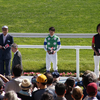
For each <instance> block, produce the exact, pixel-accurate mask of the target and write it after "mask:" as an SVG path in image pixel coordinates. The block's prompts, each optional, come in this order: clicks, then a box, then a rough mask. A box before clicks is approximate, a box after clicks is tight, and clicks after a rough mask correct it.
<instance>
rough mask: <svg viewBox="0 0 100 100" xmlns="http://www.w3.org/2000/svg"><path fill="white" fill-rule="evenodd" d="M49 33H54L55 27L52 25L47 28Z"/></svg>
mask: <svg viewBox="0 0 100 100" xmlns="http://www.w3.org/2000/svg"><path fill="white" fill-rule="evenodd" d="M49 33H50V35H51V36H53V35H54V33H55V28H54V27H50V28H49Z"/></svg>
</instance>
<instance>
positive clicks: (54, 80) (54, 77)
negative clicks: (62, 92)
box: [52, 72, 60, 85]
mask: <svg viewBox="0 0 100 100" xmlns="http://www.w3.org/2000/svg"><path fill="white" fill-rule="evenodd" d="M52 76H53V85H56V83H58V82H59V80H60V78H59V73H58V72H52Z"/></svg>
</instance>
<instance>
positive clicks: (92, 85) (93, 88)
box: [86, 82, 97, 95]
mask: <svg viewBox="0 0 100 100" xmlns="http://www.w3.org/2000/svg"><path fill="white" fill-rule="evenodd" d="M86 90H87V93H88V95H92V94H95V93H96V92H97V84H96V83H94V82H92V83H89V84H88V85H87V88H86Z"/></svg>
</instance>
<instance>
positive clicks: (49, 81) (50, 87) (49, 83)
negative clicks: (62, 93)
mask: <svg viewBox="0 0 100 100" xmlns="http://www.w3.org/2000/svg"><path fill="white" fill-rule="evenodd" d="M44 75H45V76H46V77H47V89H48V90H51V91H52V92H53V94H54V95H55V98H56V94H55V85H53V84H52V83H53V76H52V74H51V73H45V74H44Z"/></svg>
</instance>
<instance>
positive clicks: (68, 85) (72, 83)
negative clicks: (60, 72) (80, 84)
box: [65, 77, 75, 100]
mask: <svg viewBox="0 0 100 100" xmlns="http://www.w3.org/2000/svg"><path fill="white" fill-rule="evenodd" d="M65 85H66V94H65V98H66V99H67V100H73V98H72V96H71V93H72V90H73V88H74V86H75V79H74V78H72V77H69V78H68V79H67V80H66V82H65Z"/></svg>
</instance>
